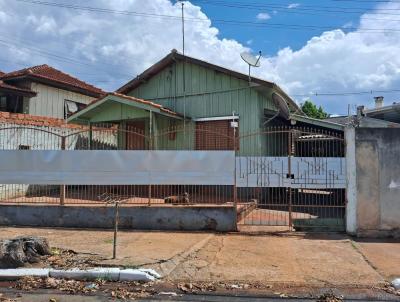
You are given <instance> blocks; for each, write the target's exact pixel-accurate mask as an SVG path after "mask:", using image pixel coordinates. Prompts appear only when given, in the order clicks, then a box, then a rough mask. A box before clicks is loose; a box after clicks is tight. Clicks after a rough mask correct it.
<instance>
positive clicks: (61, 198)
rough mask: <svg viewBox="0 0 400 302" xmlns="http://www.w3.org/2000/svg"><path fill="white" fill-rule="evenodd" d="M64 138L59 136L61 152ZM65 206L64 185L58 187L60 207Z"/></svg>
mask: <svg viewBox="0 0 400 302" xmlns="http://www.w3.org/2000/svg"><path fill="white" fill-rule="evenodd" d="M65 140H66V139H65V136H61V150H65ZM64 204H65V185H60V205H62V206H63V205H64Z"/></svg>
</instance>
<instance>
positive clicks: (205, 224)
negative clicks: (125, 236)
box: [0, 205, 236, 232]
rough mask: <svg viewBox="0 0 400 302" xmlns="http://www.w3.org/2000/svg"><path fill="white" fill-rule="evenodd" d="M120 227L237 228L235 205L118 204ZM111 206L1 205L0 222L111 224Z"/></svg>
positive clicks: (222, 229)
mask: <svg viewBox="0 0 400 302" xmlns="http://www.w3.org/2000/svg"><path fill="white" fill-rule="evenodd" d="M119 217H120V222H119V227H120V228H122V229H141V230H188V231H189V230H190V231H200V230H215V231H221V232H226V231H236V209H235V208H234V207H228V206H225V207H216V206H209V207H208V206H199V207H196V206H193V207H179V206H170V207H168V206H163V207H148V206H133V207H121V208H120V211H119ZM113 223H114V208H113V207H112V206H109V207H99V206H93V207H90V206H58V205H54V206H53V205H18V206H15V205H0V225H2V226H11V225H18V226H38V227H67V228H68V227H73V228H113Z"/></svg>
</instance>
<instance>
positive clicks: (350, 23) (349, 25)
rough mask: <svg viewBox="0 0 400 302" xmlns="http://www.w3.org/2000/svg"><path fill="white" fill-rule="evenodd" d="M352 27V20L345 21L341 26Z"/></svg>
mask: <svg viewBox="0 0 400 302" xmlns="http://www.w3.org/2000/svg"><path fill="white" fill-rule="evenodd" d="M351 27H354V24H353V22H352V21H350V22H346V23H345V24H343V25H342V28H351Z"/></svg>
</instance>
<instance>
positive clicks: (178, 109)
mask: <svg viewBox="0 0 400 302" xmlns="http://www.w3.org/2000/svg"><path fill="white" fill-rule="evenodd" d="M295 117H296V118H297V119H299V120H300V122H301V121H302V120H304V118H305V117H304V114H303V113H302V112H301V110H300V108H299V107H298V105H297V104H296V103H295V102H294V101H293V100H292V99H291V98H290V97H289V96H288V95H287V94H286V93H285V92H284V91H283V90H282V89H281V88H280V87H279V86H278V85H276V84H275V83H272V82H268V81H265V80H261V79H258V78H254V77H251V78H249V75H247V74H243V73H239V72H236V71H233V70H230V69H227V68H223V67H220V66H217V65H214V64H211V63H208V62H205V61H202V60H198V59H195V58H192V57H188V56H183V55H182V54H180V53H178V52H177V51H176V50H173V51H172V52H171V53H170V54H168V55H167V56H166V57H164V58H163V59H162V60H161V61H159V62H157V63H156V64H154V65H153V66H151V67H150V68H148V69H147V70H145V71H144V72H143V73H142V74H140V75H139V76H137V77H136V78H134V79H133V80H131V81H130V82H128V83H127V84H125V85H124V86H122V87H121V88H119V89H118V90H117V91H116V92H115V93H109V94H107V95H105V96H104V97H102V98H101V99H99V100H97V101H95V102H93V103H91V104H90V105H89V106H88V107H86V108H85V109H84V110H82V111H80V112H78V113H76V114H75V115H73V116H71V117H70V118H69V119H68V121H69V122H73V123H83V124H92V125H93V124H98V123H115V124H118V126H119V128H120V129H125V130H128V132H129V130H132V129H134V130H135V132H140V131H142V132H143V134H144V135H143V137H141V136H137V135H136V136H135V135H134V134H129V133H128V132H126V135H122V136H121V137H120V139H119V144H120V148H126V149H144V148H147V147H148V146H149V145H151V148H155V149H201V150H221V149H222V150H223V149H233V148H235V147H236V148H237V149H238V150H240V151H241V154H251V153H253V151H252V150H253V149H256V150H258V152H260V151H262V152H264V151H265V152H266V151H267V149H268V142H266V141H265V138H263V137H262V136H259V138H258V139H257V141H256V142H254V141H252V143H251V146H250V144H247V143H246V140H240V141H239V142H235V140H234V139H233V138H234V137H235V136H238V135H239V133H240V134H243V133H250V132H256V131H260V129H263V128H265V127H266V126H273V125H284V124H288V125H290V122H291V121H290V120H293V119H294V118H295ZM232 122H236V123H234V124H232ZM316 122H317V123H318V121H316ZM292 124H293V122H292ZM235 125H237V126H238V128H235V130H234V128H232V126H235ZM171 129H173V130H171ZM231 138H232V139H231ZM236 141H238V140H236ZM234 144H239V145H235V146H234Z"/></svg>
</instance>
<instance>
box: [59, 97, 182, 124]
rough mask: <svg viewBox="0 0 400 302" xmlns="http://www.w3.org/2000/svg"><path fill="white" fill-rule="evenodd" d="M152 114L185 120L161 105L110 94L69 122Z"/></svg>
mask: <svg viewBox="0 0 400 302" xmlns="http://www.w3.org/2000/svg"><path fill="white" fill-rule="evenodd" d="M150 112H151V113H156V114H160V115H164V116H167V117H170V118H173V119H182V118H183V117H182V116H181V115H180V114H178V113H176V112H174V111H172V110H170V109H168V108H164V107H163V106H162V105H160V104H157V103H153V102H150V101H147V100H143V99H138V98H135V97H131V96H127V95H123V94H119V93H108V94H106V95H105V96H103V97H102V98H100V99H97V100H95V101H93V102H92V103H90V104H89V105H88V106H87V107H86V108H85V109H83V110H81V111H78V112H77V113H75V114H73V115H71V116H70V117H69V118H68V119H67V122H73V123H82V122H109V121H121V120H129V119H137V118H147V117H148V116H149V113H150Z"/></svg>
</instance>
